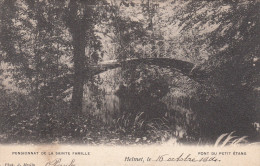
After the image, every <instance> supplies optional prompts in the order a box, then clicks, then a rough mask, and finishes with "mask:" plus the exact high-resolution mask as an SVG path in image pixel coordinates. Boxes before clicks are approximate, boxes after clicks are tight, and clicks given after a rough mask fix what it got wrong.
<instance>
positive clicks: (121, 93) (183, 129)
mask: <svg viewBox="0 0 260 166" xmlns="http://www.w3.org/2000/svg"><path fill="white" fill-rule="evenodd" d="M145 72H146V75H142V73H141V71H140V72H139V74H138V75H137V77H136V78H133V77H130V81H129V80H127V79H125V78H124V77H123V75H121V72H120V70H113V71H110V72H106V74H103V75H102V74H101V75H100V76H99V77H98V78H95V79H94V80H91V81H89V82H88V83H87V84H86V86H85V101H84V103H83V104H84V110H83V111H84V112H86V113H92V114H94V115H97V116H98V117H99V118H101V119H102V120H103V121H104V122H105V123H107V124H108V126H109V125H110V126H113V125H114V124H115V122H116V120H118V119H119V118H120V117H122V116H123V115H126V114H131V115H138V113H143V114H142V115H143V119H144V120H145V121H147V122H149V121H153V120H156V119H157V120H161V121H162V122H163V123H162V124H164V123H166V122H167V127H168V129H169V130H171V131H172V134H173V135H174V136H175V137H176V138H177V139H178V140H179V141H185V142H190V143H194V142H198V141H206V142H210V141H213V140H216V137H218V136H219V135H221V134H223V133H226V132H232V131H237V133H236V134H237V135H241V136H244V135H247V136H250V137H251V138H254V137H256V132H255V128H254V127H253V125H252V123H253V122H254V121H253V119H252V118H251V117H252V116H254V113H252V112H249V111H248V112H245V111H244V112H243V111H242V112H241V111H240V112H235V111H232V110H234V109H230V111H227V110H225V109H224V107H225V104H227V103H226V102H230V101H224V100H219V101H218V100H217V99H216V100H214V101H207V100H206V99H205V100H202V99H203V98H200V99H199V100H198V99H197V98H196V97H194V96H192V95H191V93H192V92H193V90H194V89H192V86H190V85H188V84H187V83H186V84H184V82H190V80H188V78H182V79H184V80H183V81H182V80H181V79H178V80H176V77H178V75H177V76H176V75H173V74H174V73H171V74H169V72H168V73H167V75H162V76H158V75H156V76H151V75H150V76H149V71H148V72H147V71H145ZM164 72H165V71H164ZM140 73H141V74H140ZM153 73H154V72H153ZM127 74H129V73H127ZM147 75H148V76H147ZM128 76H129V75H128ZM167 77H168V78H167ZM182 77H183V76H182ZM112 78H114V79H112ZM108 80H109V81H108ZM176 82H179V84H176ZM193 84H194V83H193ZM187 87H188V88H189V91H187ZM187 94H188V95H187ZM229 105H230V104H229ZM129 117H130V118H133V119H134V118H136V116H129ZM162 124H160V125H162Z"/></svg>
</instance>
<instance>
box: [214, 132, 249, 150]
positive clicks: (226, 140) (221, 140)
mask: <svg viewBox="0 0 260 166" xmlns="http://www.w3.org/2000/svg"><path fill="white" fill-rule="evenodd" d="M234 133H235V132H234V131H233V132H231V133H225V134H222V135H220V136H219V137H218V138H217V140H216V142H215V145H214V147H224V146H236V145H241V144H245V143H248V141H247V140H246V138H248V136H242V137H238V136H234V135H233V134H234Z"/></svg>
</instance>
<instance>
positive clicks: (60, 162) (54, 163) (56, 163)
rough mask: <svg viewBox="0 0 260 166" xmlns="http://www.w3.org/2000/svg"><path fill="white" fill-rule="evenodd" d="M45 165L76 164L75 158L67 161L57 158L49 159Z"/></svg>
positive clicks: (66, 165) (68, 165) (72, 165)
mask: <svg viewBox="0 0 260 166" xmlns="http://www.w3.org/2000/svg"><path fill="white" fill-rule="evenodd" d="M45 166H76V165H75V159H72V160H71V162H69V163H62V159H61V158H57V159H55V160H53V161H49V162H47V163H46V164H45Z"/></svg>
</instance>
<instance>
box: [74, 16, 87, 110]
mask: <svg viewBox="0 0 260 166" xmlns="http://www.w3.org/2000/svg"><path fill="white" fill-rule="evenodd" d="M74 30H75V31H74V34H73V35H72V36H73V49H74V50H73V54H74V56H73V62H74V82H73V92H72V103H71V104H72V110H73V111H74V112H75V113H81V111H82V98H83V86H84V80H85V75H84V74H85V46H86V39H85V35H86V30H85V27H84V23H83V22H82V21H81V22H80V23H79V24H78V26H75V28H74Z"/></svg>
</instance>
